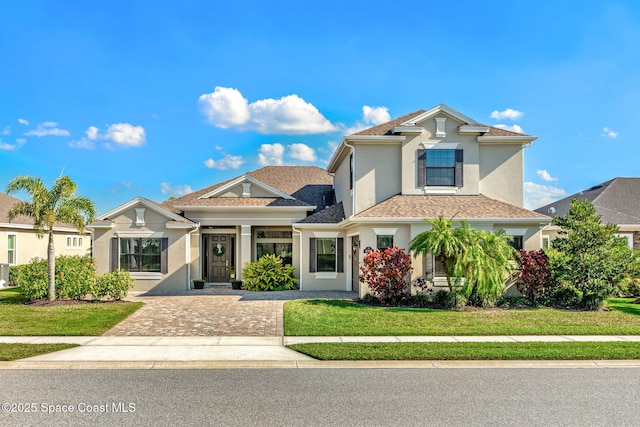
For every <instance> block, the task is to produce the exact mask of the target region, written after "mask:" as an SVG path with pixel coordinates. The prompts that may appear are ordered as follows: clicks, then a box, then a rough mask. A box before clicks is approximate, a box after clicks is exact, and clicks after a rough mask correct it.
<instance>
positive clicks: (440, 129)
mask: <svg viewBox="0 0 640 427" xmlns="http://www.w3.org/2000/svg"><path fill="white" fill-rule="evenodd" d="M446 126H447V118H446V117H436V138H446V137H447V128H446Z"/></svg>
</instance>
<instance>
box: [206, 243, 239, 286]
mask: <svg viewBox="0 0 640 427" xmlns="http://www.w3.org/2000/svg"><path fill="white" fill-rule="evenodd" d="M235 237H236V236H235V235H234V234H205V235H204V236H203V237H202V247H203V249H204V250H203V257H202V262H203V266H202V273H203V274H202V276H203V278H204V279H205V280H206V281H207V282H210V283H227V282H229V280H231V272H232V271H235V270H234V269H235Z"/></svg>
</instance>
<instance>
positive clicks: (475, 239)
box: [409, 216, 515, 305]
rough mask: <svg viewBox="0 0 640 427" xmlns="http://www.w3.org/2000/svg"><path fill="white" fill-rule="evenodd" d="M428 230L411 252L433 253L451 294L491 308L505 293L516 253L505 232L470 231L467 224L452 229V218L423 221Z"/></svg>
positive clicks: (416, 242) (417, 240)
mask: <svg viewBox="0 0 640 427" xmlns="http://www.w3.org/2000/svg"><path fill="white" fill-rule="evenodd" d="M426 221H427V222H428V223H429V224H430V225H431V229H430V230H428V231H425V232H422V233H420V234H418V235H417V236H416V237H415V238H414V239H413V240H412V241H411V244H410V246H409V249H410V250H411V252H414V253H420V254H422V255H424V256H430V255H429V254H433V255H434V256H435V259H436V261H437V262H440V263H441V265H442V267H443V270H444V273H445V278H446V280H447V286H448V287H449V290H450V291H451V292H457V293H460V294H462V295H463V296H464V297H465V298H466V299H467V300H468V301H469V302H471V303H472V304H476V305H492V304H493V303H495V301H496V300H497V299H498V297H500V295H502V293H503V292H504V290H505V280H506V278H507V277H508V275H509V274H510V273H511V270H512V268H513V267H512V266H511V264H510V262H509V261H511V260H513V259H514V256H515V250H514V249H513V248H512V247H511V245H509V242H508V238H507V237H506V236H505V235H504V233H490V232H487V231H484V230H477V229H472V228H471V227H469V224H468V223H467V222H466V221H461V222H460V225H459V226H458V227H454V226H453V217H452V218H445V217H442V216H440V217H437V218H433V219H426Z"/></svg>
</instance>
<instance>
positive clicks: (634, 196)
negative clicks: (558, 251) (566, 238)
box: [536, 178, 640, 249]
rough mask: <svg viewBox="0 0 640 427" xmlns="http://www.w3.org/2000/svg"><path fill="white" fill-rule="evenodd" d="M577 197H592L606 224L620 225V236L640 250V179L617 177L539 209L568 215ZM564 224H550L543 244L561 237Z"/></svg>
mask: <svg viewBox="0 0 640 427" xmlns="http://www.w3.org/2000/svg"><path fill="white" fill-rule="evenodd" d="M573 199H579V200H589V202H591V204H593V206H594V207H595V209H596V214H598V215H600V216H601V221H602V223H603V224H606V223H613V224H617V225H618V227H619V235H620V236H622V237H625V238H626V239H627V243H628V245H629V247H630V248H635V249H640V178H613V179H612V180H610V181H607V182H603V183H602V184H598V185H595V186H593V187H591V188H589V189H587V190H584V191H581V192H579V193H576V194H573V195H571V196H569V197H565V198H564V199H561V200H558V201H555V202H553V203H549V204H548V205H546V206H543V207H541V208H539V209H536V212H540V213H542V214H545V215H549V216H565V215H566V214H567V213H568V212H569V208H570V207H571V201H572V200H573ZM559 230H560V227H557V226H555V225H548V226H546V227H545V228H544V229H543V230H542V245H543V247H545V248H546V247H548V246H549V242H550V241H552V240H553V239H555V238H556V237H557V236H558V231H559Z"/></svg>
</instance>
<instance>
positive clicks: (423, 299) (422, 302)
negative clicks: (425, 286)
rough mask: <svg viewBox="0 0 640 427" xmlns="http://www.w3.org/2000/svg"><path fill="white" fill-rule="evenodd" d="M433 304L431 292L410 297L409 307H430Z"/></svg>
mask: <svg viewBox="0 0 640 427" xmlns="http://www.w3.org/2000/svg"><path fill="white" fill-rule="evenodd" d="M432 304H433V293H432V292H429V291H427V292H420V293H418V294H415V295H413V296H412V297H411V305H412V306H414V307H421V308H424V307H430V306H431V305H432Z"/></svg>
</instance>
